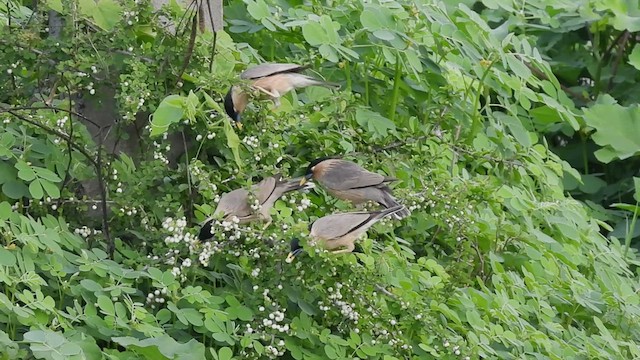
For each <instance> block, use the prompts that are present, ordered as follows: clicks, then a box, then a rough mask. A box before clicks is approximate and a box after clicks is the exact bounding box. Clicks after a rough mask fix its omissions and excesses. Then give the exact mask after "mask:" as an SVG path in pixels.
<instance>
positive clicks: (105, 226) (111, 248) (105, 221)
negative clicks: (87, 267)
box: [96, 127, 116, 260]
mask: <svg viewBox="0 0 640 360" xmlns="http://www.w3.org/2000/svg"><path fill="white" fill-rule="evenodd" d="M111 129H112V128H111V127H110V128H109V130H107V132H106V134H105V135H104V136H103V137H99V138H98V139H99V142H98V156H97V160H96V176H97V178H98V186H99V187H100V198H101V200H102V201H101V203H102V204H101V205H102V233H103V234H104V236H105V239H106V240H107V253H109V258H110V259H111V260H113V254H114V252H115V249H116V247H115V242H114V241H113V239H112V238H111V233H110V231H109V217H108V213H107V184H106V183H105V181H104V175H103V174H102V143H103V142H104V141H105V140H106V139H107V137H108V136H109V133H110V132H111Z"/></svg>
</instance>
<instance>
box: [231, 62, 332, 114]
mask: <svg viewBox="0 0 640 360" xmlns="http://www.w3.org/2000/svg"><path fill="white" fill-rule="evenodd" d="M306 68H308V66H306V65H298V64H284V63H267V64H261V65H257V66H254V67H251V68H249V69H247V70H245V71H244V72H243V73H241V74H240V79H242V80H250V84H251V87H252V88H255V89H257V90H259V91H260V92H262V93H264V94H266V95H267V96H268V97H269V98H271V99H272V100H273V103H274V105H275V107H279V106H280V97H281V96H283V95H284V94H286V93H288V92H289V91H291V90H293V89H296V88H304V87H307V86H324V87H328V88H335V89H339V88H340V84H337V83H331V82H326V81H322V80H318V79H315V78H313V77H311V76H307V75H303V74H300V72H301V71H302V70H304V69H306ZM248 103H249V95H248V94H247V93H246V92H244V91H243V90H242V89H241V88H240V86H238V85H233V86H231V88H229V91H228V92H227V94H226V95H225V97H224V110H225V112H226V113H227V115H229V117H230V118H231V119H232V120H233V121H235V122H236V123H239V122H240V121H241V114H242V112H243V111H244V110H245V108H246V107H247V104H248Z"/></svg>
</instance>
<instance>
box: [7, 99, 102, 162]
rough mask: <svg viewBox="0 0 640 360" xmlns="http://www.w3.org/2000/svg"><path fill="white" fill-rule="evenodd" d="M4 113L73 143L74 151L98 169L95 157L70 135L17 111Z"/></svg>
mask: <svg viewBox="0 0 640 360" xmlns="http://www.w3.org/2000/svg"><path fill="white" fill-rule="evenodd" d="M4 112H8V113H9V114H11V115H13V116H15V117H16V118H18V119H20V120H22V121H24V122H26V123H29V124H31V125H33V126H35V127H38V128H40V129H42V130H44V131H46V132H48V133H49V134H51V135H55V136H58V137H60V138H62V139H64V140H65V141H67V142H69V143H71V147H73V149H74V150H76V151H77V152H79V153H80V154H82V155H84V157H85V158H87V160H89V162H90V163H91V165H93V166H94V167H96V166H97V162H96V160H95V159H94V158H93V157H92V156H91V155H90V154H89V153H88V152H87V151H86V150H85V149H83V148H82V147H80V146H79V145H78V144H76V143H75V142H73V139H71V137H69V135H67V134H65V133H63V132H60V131H58V130H55V129H52V128H50V127H48V126H46V125H44V124H40V123H39V122H37V121H34V120H31V119H29V118H27V117H25V116H23V115H20V114H18V113H16V112H15V111H13V110H7V111H4Z"/></svg>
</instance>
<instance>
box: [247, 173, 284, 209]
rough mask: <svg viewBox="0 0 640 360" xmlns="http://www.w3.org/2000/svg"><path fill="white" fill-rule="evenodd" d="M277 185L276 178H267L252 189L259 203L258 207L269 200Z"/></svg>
mask: <svg viewBox="0 0 640 360" xmlns="http://www.w3.org/2000/svg"><path fill="white" fill-rule="evenodd" d="M277 183H278V179H276V177H274V176H269V177H268V178H265V179H263V180H262V181H260V182H259V183H258V184H256V185H255V186H254V187H253V191H254V194H255V196H256V198H257V199H258V201H259V202H260V205H262V204H264V203H265V202H266V201H267V200H268V199H269V197H270V196H271V194H273V191H274V190H275V189H276V186H277Z"/></svg>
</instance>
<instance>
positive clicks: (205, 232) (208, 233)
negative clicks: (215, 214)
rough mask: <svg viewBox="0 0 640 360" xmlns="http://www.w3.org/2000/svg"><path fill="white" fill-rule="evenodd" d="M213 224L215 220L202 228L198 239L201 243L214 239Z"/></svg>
mask: <svg viewBox="0 0 640 360" xmlns="http://www.w3.org/2000/svg"><path fill="white" fill-rule="evenodd" d="M212 222H213V220H209V221H207V222H206V223H205V224H204V225H202V227H201V228H200V233H199V234H198V239H199V240H200V241H205V240H208V239H210V238H211V237H213V232H212V231H213V228H212V227H211V223H212Z"/></svg>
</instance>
